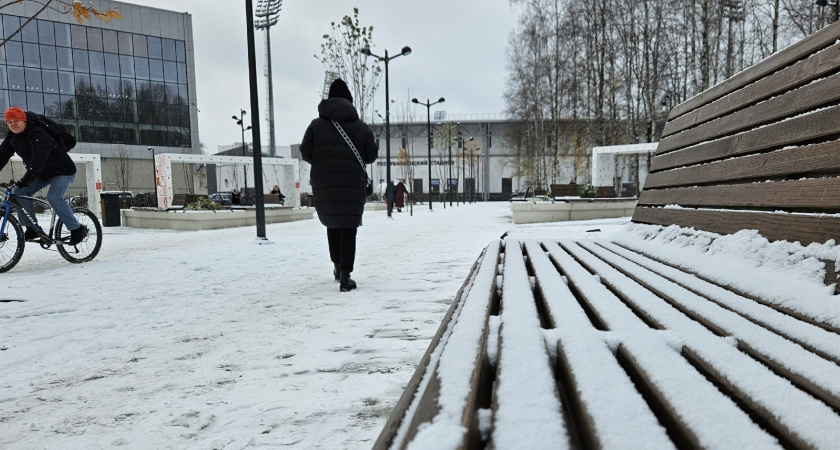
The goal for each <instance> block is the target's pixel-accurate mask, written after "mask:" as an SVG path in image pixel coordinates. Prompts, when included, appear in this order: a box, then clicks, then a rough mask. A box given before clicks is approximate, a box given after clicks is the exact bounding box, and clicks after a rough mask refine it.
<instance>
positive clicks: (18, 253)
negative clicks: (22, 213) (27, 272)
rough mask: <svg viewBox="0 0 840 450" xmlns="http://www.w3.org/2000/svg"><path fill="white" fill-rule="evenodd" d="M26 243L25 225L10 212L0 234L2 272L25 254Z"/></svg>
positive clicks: (0, 268) (0, 271) (0, 270)
mask: <svg viewBox="0 0 840 450" xmlns="http://www.w3.org/2000/svg"><path fill="white" fill-rule="evenodd" d="M0 212H2V210H0ZM24 244H26V241H24V238H23V227H21V226H20V222H18V220H17V219H16V218H15V217H14V216H12V215H11V214H10V215H9V220H8V221H7V222H6V228H5V229H4V230H3V233H2V234H0V273H2V272H7V271H9V270H10V269H11V268H12V267H14V266H15V265H16V264H17V263H18V261H20V258H21V257H22V256H23V246H24Z"/></svg>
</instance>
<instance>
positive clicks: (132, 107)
mask: <svg viewBox="0 0 840 450" xmlns="http://www.w3.org/2000/svg"><path fill="white" fill-rule="evenodd" d="M123 105H124V106H125V122H126V123H129V124H136V123H137V102H135V101H128V100H126V101H125V102H123Z"/></svg>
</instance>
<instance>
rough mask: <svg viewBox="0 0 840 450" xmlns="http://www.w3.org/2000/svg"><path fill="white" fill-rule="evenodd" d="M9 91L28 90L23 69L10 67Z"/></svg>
mask: <svg viewBox="0 0 840 450" xmlns="http://www.w3.org/2000/svg"><path fill="white" fill-rule="evenodd" d="M8 70H9V89H11V90H13V91H23V90H26V83H25V82H24V80H23V67H14V66H12V67H9V68H8Z"/></svg>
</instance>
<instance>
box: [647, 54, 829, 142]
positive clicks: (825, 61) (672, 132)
mask: <svg viewBox="0 0 840 450" xmlns="http://www.w3.org/2000/svg"><path fill="white" fill-rule="evenodd" d="M838 64H840V46H838V45H834V46H831V47H828V48H826V49H824V50H822V51H820V52H819V53H816V54H812V55H811V56H810V57H809V58H807V59H804V60H802V61H799V62H797V63H796V64H794V65H792V66H789V67H786V68H785V69H782V70H780V71H778V72H776V73H774V74H772V75H769V76H767V77H766V78H763V79H761V80H759V81H756V82H755V83H753V84H750V85H748V86H746V87H743V88H742V89H740V90H737V91H734V92H732V93H730V94H729V95H727V96H725V97H723V98H720V99H718V100H716V101H714V102H712V103H710V104H707V105H704V106H702V107H699V108H697V109H695V110H693V111H691V112H689V113H687V114H685V115H683V116H682V117H678V118H675V119H673V120H672V121H669V126H666V129H665V130H664V132H663V136H664V137H665V139H663V141H665V140H666V139H668V138H671V137H674V136H676V135H678V133H679V132H681V131H683V130H686V129H688V128H691V127H692V126H694V125H696V124H707V123H708V121H710V120H713V119H715V118H718V117H721V116H724V115H726V114H730V113H732V112H734V111H737V110H739V109H741V108H743V107H745V106H748V105H752V104H755V103H757V102H760V101H762V100H765V99H768V98H770V97H772V96H779V97H777V98H773V99H771V100H768V101H767V102H765V103H763V104H762V105H764V104H766V103H771V104H778V102H777V100H778V98H781V97H785V96H780V95H779V94H781V93H784V92H786V91H788V90H791V89H794V88H796V87H798V86H803V85H805V84H807V83H809V82H811V80H815V79H818V78H821V77H823V76H825V75H826V74H829V73H831V72H833V71H834V70H836V67H837V66H838ZM832 78H834V77H832ZM811 87H812V86H807V88H811ZM800 91H803V92H799V91H797V92H795V93H790V95H789V96H788V97H793V98H794V99H796V96H798V95H806V92H807V90H806V88H802V89H800ZM829 95H831V94H830V93H829ZM787 101H789V102H790V101H792V100H791V99H790V98H789V99H788V100H787ZM801 103H802V102H800V101H799V99H797V100H794V105H795V104H801ZM729 117H733V118H734V117H735V115H731V116H727V119H728V118H729ZM763 121H764V120H760V115H758V116H757V117H756V120H754V121H753V122H754V123H760V122H763ZM701 126H702V125H701ZM662 151H663V152H664V151H667V150H664V149H663V150H662ZM657 152H659V151H658V150H657Z"/></svg>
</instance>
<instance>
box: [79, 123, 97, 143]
mask: <svg viewBox="0 0 840 450" xmlns="http://www.w3.org/2000/svg"><path fill="white" fill-rule="evenodd" d="M80 128H81V130H82V138H81V139H80V140H81V141H83V142H96V131H95V130H94V128H93V126H92V125H82V126H81V127H80Z"/></svg>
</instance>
